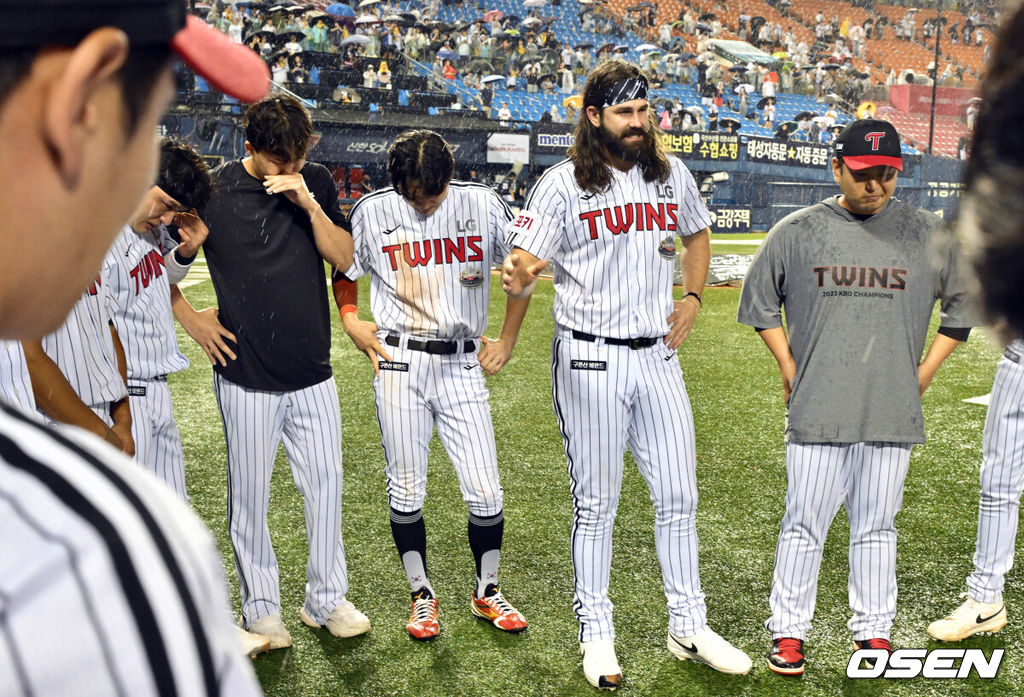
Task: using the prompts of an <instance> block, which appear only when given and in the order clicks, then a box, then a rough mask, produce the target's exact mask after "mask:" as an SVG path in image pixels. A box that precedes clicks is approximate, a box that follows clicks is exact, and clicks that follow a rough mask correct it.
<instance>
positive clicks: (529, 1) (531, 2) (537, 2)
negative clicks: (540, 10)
mask: <svg viewBox="0 0 1024 697" xmlns="http://www.w3.org/2000/svg"><path fill="white" fill-rule="evenodd" d="M546 4H548V0H524V2H523V7H540V6H541V5H546Z"/></svg>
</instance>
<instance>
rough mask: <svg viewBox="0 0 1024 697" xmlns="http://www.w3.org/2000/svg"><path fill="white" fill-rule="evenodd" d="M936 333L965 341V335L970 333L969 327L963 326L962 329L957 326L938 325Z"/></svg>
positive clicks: (967, 335)
mask: <svg viewBox="0 0 1024 697" xmlns="http://www.w3.org/2000/svg"><path fill="white" fill-rule="evenodd" d="M938 333H939V334H942V335H944V336H948V337H949V338H950V339H953V340H954V341H967V337H969V336H970V335H971V328H970V327H964V328H963V329H960V328H958V327H939V328H938Z"/></svg>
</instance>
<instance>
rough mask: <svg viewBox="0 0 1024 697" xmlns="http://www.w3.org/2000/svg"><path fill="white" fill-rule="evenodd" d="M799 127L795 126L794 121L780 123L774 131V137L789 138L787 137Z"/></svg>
mask: <svg viewBox="0 0 1024 697" xmlns="http://www.w3.org/2000/svg"><path fill="white" fill-rule="evenodd" d="M799 127H800V126H799V124H797V122H796V121H786V122H785V123H780V124H779V127H778V128H776V129H775V137H776V138H789V136H790V135H792V134H793V133H794V132H795V131H796V130H797V129H798V128H799Z"/></svg>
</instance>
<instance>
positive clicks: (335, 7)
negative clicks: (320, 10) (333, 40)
mask: <svg viewBox="0 0 1024 697" xmlns="http://www.w3.org/2000/svg"><path fill="white" fill-rule="evenodd" d="M327 14H329V15H334V16H335V17H355V16H356V11H355V10H353V9H352V7H351V5H346V4H345V3H343V2H336V3H334V4H332V5H328V6H327Z"/></svg>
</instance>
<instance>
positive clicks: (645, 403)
mask: <svg viewBox="0 0 1024 697" xmlns="http://www.w3.org/2000/svg"><path fill="white" fill-rule="evenodd" d="M552 354H553V360H552V368H551V377H552V388H553V392H554V404H555V415H556V416H557V418H558V425H559V428H560V430H561V432H562V438H563V441H564V443H565V452H566V457H567V458H568V469H569V478H570V482H571V483H570V490H571V493H572V499H573V522H572V561H573V572H574V576H575V596H574V609H575V611H576V617H577V619H578V620H579V623H580V641H597V640H600V639H612V638H614V637H615V627H614V625H613V622H612V609H613V608H612V603H611V600H609V598H608V584H609V571H610V568H611V560H612V528H613V525H614V522H615V515H616V511H617V508H618V504H619V493H620V489H621V485H622V468H623V460H622V457H623V454H624V452H625V449H626V446H627V445H628V446H629V449H630V450H631V451H632V453H633V456H634V458H635V460H636V463H637V467H638V469H639V470H640V474H641V475H642V476H643V478H644V480H645V481H646V482H647V486H648V489H649V491H650V495H651V501H652V502H653V503H654V510H655V528H654V543H655V549H656V552H657V555H658V561H659V562H660V564H661V574H662V580H663V586H664V591H665V597H666V599H667V602H668V611H669V630H670V631H671V632H672V633H673V634H676V635H677V636H689V635H692V634H695V633H697V632H698V631H700V630H701V629H703V628H704V627H706V626H707V608H706V606H705V603H704V593H703V592H701V588H700V574H699V571H698V565H697V530H696V525H695V522H696V521H695V515H696V511H697V479H696V460H697V458H696V449H695V445H694V430H693V415H692V413H691V412H690V401H689V397H688V396H687V394H686V385H685V383H684V382H683V373H682V370H680V367H679V358H678V355H677V354H676V352H675V351H670V350H668V349H667V348H666V347H665V345H664V344H663V343H662V342H660V341H659V342H658V343H656V344H655V345H654V346H651V347H648V348H643V349H638V350H633V349H630V348H629V347H626V346H608V345H606V344H604V342H603V341H601V340H600V339H598V340H597V341H594V342H587V341H582V340H578V339H573V338H572V335H571V333H567V332H566V331H565V330H562V329H560V330H559V331H558V333H557V334H556V338H555V341H554V345H553V350H552ZM574 361H575V363H574ZM574 366H575V367H574ZM602 368H603V369H602Z"/></svg>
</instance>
